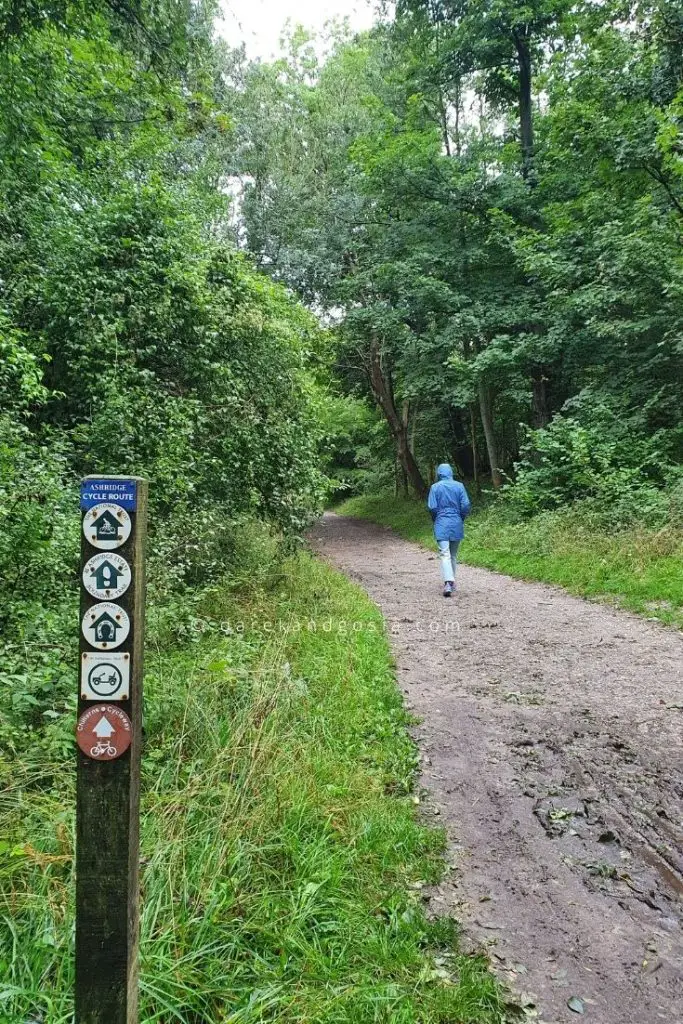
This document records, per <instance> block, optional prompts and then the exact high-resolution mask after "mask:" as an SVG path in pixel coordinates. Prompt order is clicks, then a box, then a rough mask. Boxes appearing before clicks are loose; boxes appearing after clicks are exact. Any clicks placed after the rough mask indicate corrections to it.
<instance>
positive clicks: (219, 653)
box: [0, 554, 505, 1024]
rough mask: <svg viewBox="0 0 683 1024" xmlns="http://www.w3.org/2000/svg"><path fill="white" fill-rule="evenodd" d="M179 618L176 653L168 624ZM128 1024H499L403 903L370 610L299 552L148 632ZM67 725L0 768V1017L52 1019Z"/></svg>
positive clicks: (494, 1006) (63, 904)
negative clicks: (270, 578)
mask: <svg viewBox="0 0 683 1024" xmlns="http://www.w3.org/2000/svg"><path fill="white" fill-rule="evenodd" d="M179 622H182V632H183V638H182V641H181V640H180V639H179V636H178V624H179ZM150 637H151V644H150V653H149V655H148V661H147V676H146V714H145V728H146V734H147V742H146V752H145V756H144V770H143V790H144V802H143V816H142V847H143V877H142V901H143V920H142V947H141V949H142V976H141V1013H140V1019H141V1020H142V1021H144V1022H145V1024H152V1022H159V1024H174V1022H179V1024H257V1022H276V1021H277V1022H288V1024H289V1022H301V1024H303V1022H306V1024H371V1022H378V1024H379V1022H386V1024H418V1022H419V1024H502V1022H503V1021H504V1020H505V1009H504V1006H503V1002H502V998H501V994H500V991H499V989H498V987H497V986H496V984H495V983H494V981H493V980H492V978H491V976H490V975H489V973H488V972H487V969H486V965H485V963H484V961H483V960H481V959H479V958H476V957H475V958H472V957H466V956H463V955H460V954H459V953H458V952H457V940H456V935H455V933H454V926H453V924H452V923H451V922H449V921H447V920H442V921H437V922H436V923H429V922H428V921H427V919H426V917H425V914H424V910H423V902H422V900H421V895H420V893H421V888H422V886H423V885H424V883H425V882H429V881H432V880H435V879H436V878H437V877H438V875H439V874H440V872H441V869H442V847H443V837H442V835H441V834H440V833H439V832H438V831H434V830H433V829H431V828H427V827H425V826H423V825H422V824H420V822H419V821H418V819H417V817H416V808H415V806H414V801H415V799H416V798H415V797H414V796H413V794H412V784H413V776H414V770H415V749H414V746H413V744H412V742H411V740H410V738H409V736H408V733H407V729H406V727H407V724H408V720H407V717H406V712H405V711H404V708H403V704H402V701H401V698H400V694H399V692H398V689H397V687H396V684H395V679H394V675H393V670H392V664H391V659H390V653H389V648H388V643H387V640H386V637H385V634H384V630H383V623H382V620H381V617H380V615H379V613H378V611H377V609H376V608H375V607H374V606H373V605H372V604H371V602H370V601H369V600H368V599H367V598H366V596H365V595H364V594H363V593H362V592H361V591H360V590H359V589H357V588H356V587H355V586H353V585H351V584H350V583H349V582H348V581H346V580H345V579H344V578H343V577H341V576H339V575H338V574H336V573H334V572H333V571H332V570H331V569H329V568H328V567H326V566H323V565H321V564H319V563H318V562H316V561H315V560H313V559H312V558H311V557H309V556H307V555H303V554H302V555H298V556H296V557H293V558H291V559H290V560H289V561H288V562H287V563H286V565H285V567H284V571H283V574H282V576H281V578H280V580H279V582H278V583H277V584H276V585H275V587H274V589H273V592H272V593H270V594H266V593H264V592H260V591H259V592H256V593H254V594H252V595H251V597H250V598H249V599H248V600H245V599H241V600H237V599H236V598H235V597H234V596H233V595H231V594H230V592H229V590H226V589H215V590H214V591H212V593H210V594H208V595H207V596H206V597H205V599H204V600H203V601H202V603H201V604H200V605H199V606H197V607H196V608H194V609H193V611H192V614H190V613H189V612H188V613H187V614H185V615H184V616H183V614H182V609H179V608H176V609H171V610H167V612H165V613H161V614H156V615H153V616H152V624H151V628H150ZM72 726H73V720H72V718H71V716H70V715H67V714H65V715H64V716H63V721H57V720H55V721H51V722H50V723H49V725H48V726H47V727H46V729H45V731H44V732H43V733H42V734H41V735H40V736H38V735H37V736H36V742H35V743H34V744H32V745H30V746H29V749H27V750H26V751H25V754H24V755H22V756H21V757H20V758H15V760H14V762H13V763H10V761H9V760H8V759H7V758H5V760H0V784H1V787H2V797H1V802H0V834H1V835H2V836H3V837H4V840H3V842H2V844H1V845H0V893H1V896H0V943H1V945H0V1020H2V1021H3V1022H12V1024H20V1022H21V1024H24V1022H26V1021H28V1020H31V1021H39V1022H41V1024H66V1022H67V1021H70V1020H71V1019H72V1017H71V1015H72V1002H71V988H72V984H73V977H72V932H73V906H72V892H73V876H72V871H73V803H74V791H73V788H74V787H73V783H74V779H73V775H74V773H73V760H74V758H73V740H72V738H71V730H72Z"/></svg>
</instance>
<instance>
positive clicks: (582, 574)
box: [337, 494, 683, 628]
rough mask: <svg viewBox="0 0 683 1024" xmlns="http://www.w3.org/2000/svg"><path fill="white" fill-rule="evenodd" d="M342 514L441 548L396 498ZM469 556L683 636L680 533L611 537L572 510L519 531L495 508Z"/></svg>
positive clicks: (367, 500)
mask: <svg viewBox="0 0 683 1024" xmlns="http://www.w3.org/2000/svg"><path fill="white" fill-rule="evenodd" d="M337 511H338V512H339V513H341V514H342V515H348V516H356V517H358V518H360V519H369V520H371V521H372V522H375V523H380V524H383V525H386V526H391V527H393V528H394V529H395V530H396V531H397V532H398V533H400V534H401V535H402V536H403V537H406V538H407V539H408V540H413V541H417V542H418V543H419V544H424V545H426V546H428V547H433V545H434V541H433V536H432V526H431V521H430V518H429V514H428V512H427V510H426V509H425V508H424V505H423V504H422V502H419V501H415V500H410V499H405V498H394V497H393V496H392V495H388V494H381V495H372V494H371V495H361V496H360V497H357V498H351V499H349V500H348V501H346V502H344V503H343V504H342V505H341V506H340V507H339V508H338V509H337ZM461 552H462V558H463V561H465V562H467V563H469V564H470V565H479V566H483V567H484V568H486V569H495V570H496V571H498V572H504V573H507V574H508V575H510V576H517V577H519V578H521V579H528V580H540V581H543V582H546V583H555V584H557V585H558V586H561V587H564V588H565V589H566V590H568V591H570V593H572V594H578V595H580V596H582V597H589V598H592V599H605V600H609V601H610V602H612V603H614V604H616V605H618V606H619V607H621V608H627V609H629V610H630V611H634V612H638V613H639V614H641V615H646V616H647V617H649V618H656V619H659V620H661V621H662V622H666V623H668V624H670V625H675V626H678V627H679V628H683V534H682V533H681V531H680V530H676V529H674V528H673V527H671V528H667V529H663V530H658V531H654V530H649V531H648V530H645V529H642V528H634V527H629V528H628V529H623V530H621V531H616V532H611V533H607V532H605V530H604V528H601V527H600V525H599V524H596V522H594V521H592V520H591V519H590V518H588V517H586V516H582V515H581V513H580V512H576V511H572V510H568V511H567V512H563V513H557V512H556V513H544V514H542V515H538V516H536V517H534V518H533V519H530V520H527V521H524V522H518V523H512V522H510V521H509V520H506V518H505V516H504V515H503V514H502V513H501V511H500V510H498V509H496V508H495V507H488V508H484V509H482V510H479V511H475V513H474V514H473V515H472V517H471V518H470V519H469V520H468V522H467V530H466V538H465V541H464V543H463V545H462V548H461Z"/></svg>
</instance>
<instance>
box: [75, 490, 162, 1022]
mask: <svg viewBox="0 0 683 1024" xmlns="http://www.w3.org/2000/svg"><path fill="white" fill-rule="evenodd" d="M81 512H82V538H81V552H82V558H81V574H82V575H81V578H82V584H83V585H82V588H81V630H80V636H81V644H80V665H79V670H80V671H79V691H78V723H77V727H76V741H77V744H78V771H77V795H76V1011H75V1024H137V1019H138V1014H137V991H138V945H139V881H138V864H139V813H140V812H139V808H140V753H141V741H142V652H143V641H144V628H145V539H146V532H147V481H146V480H143V479H142V478H140V477H120V476H111V477H86V478H85V480H84V481H83V483H82V487H81Z"/></svg>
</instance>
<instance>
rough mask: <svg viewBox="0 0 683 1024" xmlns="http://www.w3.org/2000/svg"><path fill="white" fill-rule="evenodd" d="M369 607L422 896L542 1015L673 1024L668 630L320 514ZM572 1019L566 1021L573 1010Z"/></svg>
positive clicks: (678, 856) (676, 786)
mask: <svg viewBox="0 0 683 1024" xmlns="http://www.w3.org/2000/svg"><path fill="white" fill-rule="evenodd" d="M311 540H312V543H313V545H314V547H316V548H317V549H318V550H319V551H320V552H321V553H322V554H323V555H324V556H326V557H327V558H329V559H330V560H331V561H332V562H334V563H335V564H336V565H337V566H339V567H340V568H342V569H343V570H344V571H345V572H346V573H347V574H348V575H349V576H350V577H351V578H352V579H355V580H357V581H358V582H359V583H361V584H362V585H363V586H364V587H365V589H366V590H367V591H368V593H369V594H370V595H371V597H373V598H374V600H375V601H376V602H377V604H378V605H379V607H380V608H381V609H382V611H383V613H384V615H385V618H386V619H387V622H388V624H389V632H390V636H391V640H392V645H393V649H394V652H395V654H396V659H397V669H398V676H399V682H400V685H401V687H402V689H403V691H404V693H405V695H406V701H407V704H408V706H409V707H410V708H411V710H413V711H414V712H415V714H416V715H417V716H418V717H419V718H420V719H421V724H420V725H419V726H418V727H416V730H415V733H416V737H417V739H418V741H419V743H420V747H421V750H422V770H423V771H422V783H423V785H424V786H425V788H426V790H427V792H428V801H427V803H428V807H429V808H431V813H434V812H435V811H436V812H437V814H438V821H439V822H440V823H441V824H443V825H444V827H445V828H446V829H447V831H448V834H449V836H450V840H451V847H450V856H449V861H450V864H451V870H450V872H449V875H448V878H447V879H446V880H445V881H444V883H442V884H441V885H440V886H439V887H438V888H437V889H436V890H435V891H433V892H432V893H430V894H426V898H428V899H429V901H430V905H431V907H432V909H433V911H434V912H435V913H442V914H447V913H454V914H455V915H456V916H457V917H458V918H459V919H460V920H461V921H462V922H463V923H464V925H465V928H466V932H467V935H468V937H469V941H470V942H471V943H473V944H477V945H482V946H485V947H486V948H487V949H488V950H489V953H490V956H491V960H492V963H493V964H494V966H495V967H496V968H497V970H498V971H499V973H500V974H501V976H502V977H504V978H505V980H506V981H507V982H508V983H509V984H510V985H511V986H512V987H513V988H514V989H515V991H517V992H518V994H519V995H520V1001H521V1002H522V1003H523V1004H524V1005H525V1007H526V1015H527V1017H531V1018H533V1017H536V1018H537V1019H538V1020H541V1021H546V1022H548V1024H559V1022H564V1021H577V1020H579V1019H582V1020H585V1021H595V1022H599V1024H659V1022H666V1024H681V1021H683V1008H682V1007H683V995H682V994H683V712H682V710H681V709H682V708H683V638H682V637H681V635H680V634H678V633H675V632H673V631H670V630H667V629H665V628H663V627H661V626H659V625H657V624H653V623H650V622H648V621H644V620H642V619H638V618H636V617H634V616H630V615H628V614H626V613H623V612H619V611H615V610H613V609H611V608H609V607H607V606H604V605H594V604H589V603H587V602H584V601H581V600H578V599H576V598H572V597H570V596H569V595H567V594H565V593H564V592H562V591H560V590H557V589H555V588H551V587H546V586H542V585H538V584H530V583H522V582H519V581H515V580H512V579H510V578H508V577H506V576H502V575H498V574H496V573H490V572H486V571H485V570H481V569H472V568H469V567H462V568H461V569H460V573H459V578H458V592H457V595H456V597H455V598H454V600H452V601H444V600H443V598H442V597H441V595H440V583H439V579H438V570H437V566H436V565H435V563H434V559H433V556H430V555H429V553H428V552H426V551H425V550H423V549H422V548H419V547H417V546H416V545H413V544H409V543H408V542H406V541H403V540H402V539H401V538H399V537H397V536H396V535H395V534H393V533H391V532H390V531H388V530H386V529H385V528H381V527H376V526H373V525H372V524H369V523H365V522H360V521H357V520H351V519H346V518H340V517H337V516H333V515H326V516H325V517H324V518H323V520H322V521H321V522H320V523H319V524H318V526H317V527H316V528H315V529H314V530H313V531H312V535H311ZM578 1015H580V1016H578Z"/></svg>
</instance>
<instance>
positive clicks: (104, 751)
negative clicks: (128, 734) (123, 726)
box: [90, 741, 116, 757]
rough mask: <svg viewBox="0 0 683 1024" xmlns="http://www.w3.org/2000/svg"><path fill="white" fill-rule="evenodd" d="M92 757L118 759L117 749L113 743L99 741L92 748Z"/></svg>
mask: <svg viewBox="0 0 683 1024" xmlns="http://www.w3.org/2000/svg"><path fill="white" fill-rule="evenodd" d="M90 756H91V757H104V756H106V757H116V747H113V746H112V745H111V743H102V742H101V741H98V742H97V743H96V744H95V746H94V747H91V748H90Z"/></svg>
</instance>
